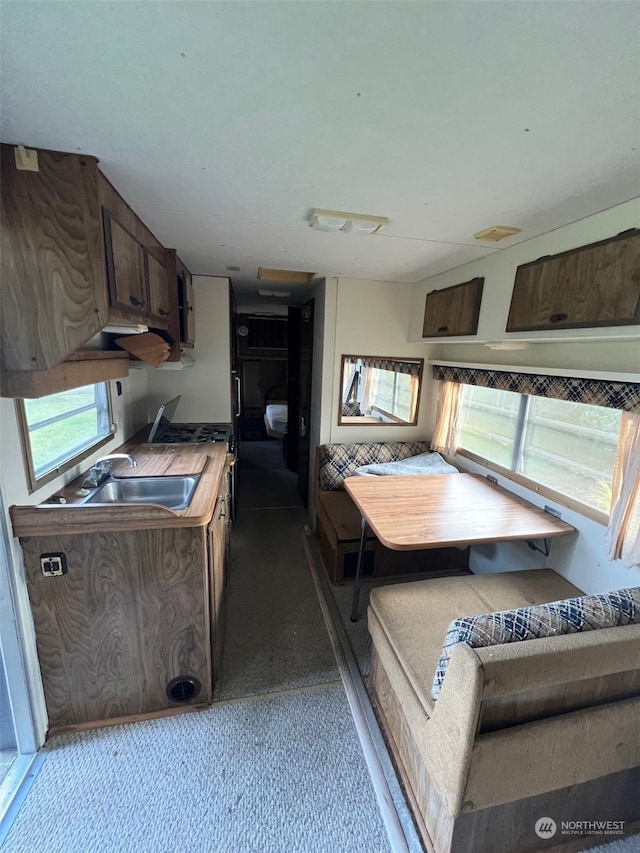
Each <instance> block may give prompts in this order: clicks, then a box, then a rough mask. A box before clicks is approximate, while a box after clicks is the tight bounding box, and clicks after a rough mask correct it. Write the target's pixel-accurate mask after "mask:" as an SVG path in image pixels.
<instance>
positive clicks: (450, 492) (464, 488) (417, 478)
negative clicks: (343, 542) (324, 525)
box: [344, 474, 574, 622]
mask: <svg viewBox="0 0 640 853" xmlns="http://www.w3.org/2000/svg"><path fill="white" fill-rule="evenodd" d="M344 487H345V489H346V490H347V492H348V493H349V494H350V495H351V497H352V498H353V501H354V503H355V505H356V506H357V507H358V509H359V510H360V515H361V516H362V523H361V534H360V550H359V552H358V563H357V568H356V577H355V583H354V589H353V600H352V604H351V621H352V622H357V620H358V603H359V598H360V585H361V581H362V578H361V570H362V555H363V552H364V546H365V537H366V527H367V524H368V525H369V527H370V528H371V530H372V531H373V532H374V533H375V535H376V536H377V537H378V539H379V540H380V542H381V543H382V544H383V545H385V546H386V547H387V548H392V549H393V550H395V551H413V550H416V551H417V550H423V549H428V548H445V547H448V546H452V547H453V546H458V545H471V544H480V543H484V542H506V541H508V540H514V539H526V540H534V539H549V538H551V537H552V536H566V535H567V534H569V533H573V532H574V528H573V527H572V526H571V525H570V524H567V523H566V522H564V521H561V520H560V519H558V518H555V516H553V515H551V514H550V513H548V512H545V511H544V510H542V509H540V508H539V507H537V506H534V505H533V504H530V503H529V502H528V501H525V500H524V499H523V498H520V497H517V495H514V494H512V493H511V492H508V491H507V490H506V489H503V488H502V487H501V486H499V485H497V484H496V483H492V482H491V481H490V480H488V479H486V477H482V476H481V475H480V474H421V475H409V476H401V477H377V476H369V477H346V478H345V480H344Z"/></svg>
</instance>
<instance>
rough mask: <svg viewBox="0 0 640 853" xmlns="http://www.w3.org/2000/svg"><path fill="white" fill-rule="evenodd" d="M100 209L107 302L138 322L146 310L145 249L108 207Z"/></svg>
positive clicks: (144, 317) (145, 313)
mask: <svg viewBox="0 0 640 853" xmlns="http://www.w3.org/2000/svg"><path fill="white" fill-rule="evenodd" d="M103 213H104V237H105V249H106V259H107V281H108V285H109V300H110V303H111V305H112V306H113V307H114V308H116V309H118V310H119V311H121V312H122V313H123V314H125V315H126V316H130V317H132V318H133V319H134V320H135V321H136V322H140V321H141V320H144V319H146V316H147V310H148V309H147V287H146V276H145V264H144V249H143V247H142V246H141V244H140V243H139V242H138V241H137V240H136V238H135V237H134V236H133V235H132V234H131V233H130V232H129V231H127V229H126V228H124V227H123V226H122V225H121V224H120V223H119V222H118V221H117V220H116V219H114V217H113V216H112V215H111V213H109V211H108V210H106V209H104V211H103Z"/></svg>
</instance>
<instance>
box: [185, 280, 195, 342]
mask: <svg viewBox="0 0 640 853" xmlns="http://www.w3.org/2000/svg"><path fill="white" fill-rule="evenodd" d="M184 282H185V290H186V300H185V317H186V335H185V340H184V343H185V344H187V345H189V346H193V345H194V343H195V340H196V315H195V314H194V310H193V307H194V302H195V298H194V294H193V278H192V277H191V273H190V272H189V270H184Z"/></svg>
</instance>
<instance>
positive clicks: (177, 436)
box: [151, 424, 231, 444]
mask: <svg viewBox="0 0 640 853" xmlns="http://www.w3.org/2000/svg"><path fill="white" fill-rule="evenodd" d="M230 437H231V425H230V424H169V425H168V426H166V427H165V428H164V429H162V430H160V431H159V432H158V434H157V435H155V436H154V438H153V440H152V441H151V444H200V443H203V444H204V443H206V444H209V443H211V442H214V441H225V442H227V443H228V442H229V439H230Z"/></svg>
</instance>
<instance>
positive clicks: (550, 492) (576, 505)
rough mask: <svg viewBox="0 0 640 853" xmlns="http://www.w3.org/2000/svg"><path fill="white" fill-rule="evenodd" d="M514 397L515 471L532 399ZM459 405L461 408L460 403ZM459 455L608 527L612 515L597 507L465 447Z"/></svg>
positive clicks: (526, 396) (527, 395)
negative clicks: (515, 399) (515, 417)
mask: <svg viewBox="0 0 640 853" xmlns="http://www.w3.org/2000/svg"><path fill="white" fill-rule="evenodd" d="M461 385H462V387H463V388H464V387H467V386H466V383H461ZM468 387H473V386H468ZM511 393H513V394H517V395H518V396H519V397H520V401H519V408H518V414H517V426H516V436H515V440H514V442H513V448H512V453H511V464H512V465H513V466H514V467H516V463H517V461H518V459H519V456H520V454H521V452H522V447H523V441H524V429H523V424H524V423H525V422H526V419H527V416H528V413H529V409H530V406H531V398H532V395H531V394H523V393H521V392H519V391H512V392H511ZM458 405H460V403H459V404H458ZM576 405H580V403H576ZM456 455H457V456H462V457H464V458H467V459H470V460H471V461H472V462H475V463H476V464H477V465H481V466H483V467H484V468H488V469H489V470H490V471H495V473H496V474H500V475H501V476H502V477H504V478H505V479H507V480H510V481H511V482H512V483H516V484H517V485H519V486H523V487H524V488H526V489H529V490H530V491H533V492H535V493H536V494H539V495H542V496H543V497H546V498H550V499H551V500H553V501H554V503H558V504H560V505H561V506H565V507H567V509H570V510H572V511H574V512H577V513H579V514H580V515H582V516H585V517H586V518H590V519H591V520H592V521H596V522H598V523H599V524H604V525H607V524H608V523H609V517H610V512H609V513H605V512H602V511H601V510H599V509H596V508H595V507H592V506H589V504H585V503H582V502H581V501H578V500H576V499H575V498H572V497H570V496H569V495H565V494H563V493H562V492H558V491H556V490H555V489H552V488H551V487H550V486H547V485H545V484H544V483H539V482H538V481H537V480H532V479H531V478H530V477H527V476H525V475H524V474H521V473H519V472H518V471H514V470H512V469H511V468H505V467H504V466H503V465H500V464H499V463H497V462H493V461H492V460H490V459H487V458H485V457H484V456H479V455H478V454H477V453H474V452H473V451H471V450H467V449H466V448H464V447H460V446H458V447H457V448H456Z"/></svg>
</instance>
